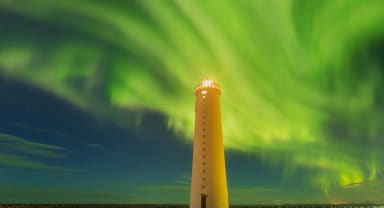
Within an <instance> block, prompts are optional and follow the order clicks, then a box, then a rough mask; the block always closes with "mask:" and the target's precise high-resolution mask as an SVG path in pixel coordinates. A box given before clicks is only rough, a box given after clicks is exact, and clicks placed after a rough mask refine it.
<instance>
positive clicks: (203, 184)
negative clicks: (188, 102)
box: [189, 80, 228, 208]
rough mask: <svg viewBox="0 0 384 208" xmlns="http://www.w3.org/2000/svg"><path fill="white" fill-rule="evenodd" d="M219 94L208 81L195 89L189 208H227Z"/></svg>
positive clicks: (211, 82) (215, 85) (216, 85)
mask: <svg viewBox="0 0 384 208" xmlns="http://www.w3.org/2000/svg"><path fill="white" fill-rule="evenodd" d="M220 93H221V89H220V86H219V85H218V84H217V83H215V82H213V81H211V80H204V81H203V82H202V83H200V84H198V85H197V86H196V88H195V95H196V103H195V138H194V142H193V162H192V180H191V198H190V204H189V207H190V208H228V190H227V176H226V170H225V158H224V144H223V135H222V130H221V113H220Z"/></svg>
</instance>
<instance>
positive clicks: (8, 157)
mask: <svg viewBox="0 0 384 208" xmlns="http://www.w3.org/2000/svg"><path fill="white" fill-rule="evenodd" d="M0 165H3V166H10V167H17V168H28V169H34V170H53V171H64V172H82V171H84V170H81V169H74V168H67V167H62V166H55V165H49V164H46V163H43V162H40V161H37V160H34V159H31V158H28V157H25V156H20V155H14V154H4V153H1V154H0Z"/></svg>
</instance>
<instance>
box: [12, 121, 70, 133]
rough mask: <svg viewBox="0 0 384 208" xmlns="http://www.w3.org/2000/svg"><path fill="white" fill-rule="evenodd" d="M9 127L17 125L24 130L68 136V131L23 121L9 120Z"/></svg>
mask: <svg viewBox="0 0 384 208" xmlns="http://www.w3.org/2000/svg"><path fill="white" fill-rule="evenodd" d="M7 125H8V126H9V127H15V128H18V129H23V130H28V131H33V132H39V133H45V134H55V135H58V136H68V134H67V133H65V132H62V131H59V130H56V129H49V128H41V127H35V126H30V125H26V124H22V123H15V122H9V123H7Z"/></svg>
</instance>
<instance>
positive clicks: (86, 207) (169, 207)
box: [0, 204, 384, 208]
mask: <svg viewBox="0 0 384 208" xmlns="http://www.w3.org/2000/svg"><path fill="white" fill-rule="evenodd" d="M102 207H103V208H188V207H189V206H188V205H185V204H184V205H177V204H176V205H175V204H158V205H156V204H3V205H0V208H102ZM230 207H231V208H263V207H265V208H384V205H382V204H381V205H379V204H337V205H334V204H313V205H311V204H286V205H231V206H230Z"/></svg>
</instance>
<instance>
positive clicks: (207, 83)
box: [195, 79, 221, 95]
mask: <svg viewBox="0 0 384 208" xmlns="http://www.w3.org/2000/svg"><path fill="white" fill-rule="evenodd" d="M209 90H215V91H217V92H218V93H219V94H220V92H221V88H220V85H219V84H217V83H216V82H214V81H212V80H209V79H206V80H204V81H203V82H201V83H200V84H198V85H197V86H196V87H195V95H197V93H199V92H200V91H201V93H202V94H206V93H207V92H208V91H209Z"/></svg>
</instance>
